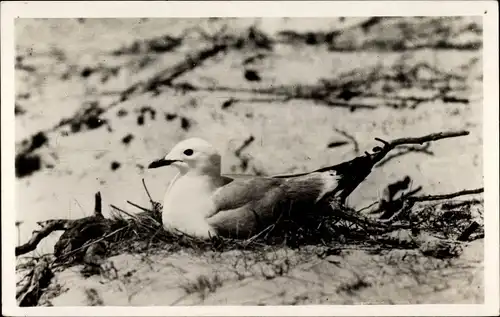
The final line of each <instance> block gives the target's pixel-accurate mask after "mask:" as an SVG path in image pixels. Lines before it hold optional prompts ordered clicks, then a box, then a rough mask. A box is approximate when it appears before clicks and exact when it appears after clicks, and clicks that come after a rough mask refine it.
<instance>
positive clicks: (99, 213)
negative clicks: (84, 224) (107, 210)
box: [94, 192, 103, 217]
mask: <svg viewBox="0 0 500 317" xmlns="http://www.w3.org/2000/svg"><path fill="white" fill-rule="evenodd" d="M94 214H95V215H96V216H99V217H103V215H102V199H101V192H97V193H96V194H95V207H94Z"/></svg>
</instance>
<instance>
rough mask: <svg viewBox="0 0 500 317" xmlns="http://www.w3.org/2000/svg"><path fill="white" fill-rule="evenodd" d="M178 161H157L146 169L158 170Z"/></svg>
mask: <svg viewBox="0 0 500 317" xmlns="http://www.w3.org/2000/svg"><path fill="white" fill-rule="evenodd" d="M177 161H178V160H165V159H159V160H156V161H154V162H152V163H151V164H149V166H148V168H158V167H162V166H169V165H170V164H172V163H174V162H177Z"/></svg>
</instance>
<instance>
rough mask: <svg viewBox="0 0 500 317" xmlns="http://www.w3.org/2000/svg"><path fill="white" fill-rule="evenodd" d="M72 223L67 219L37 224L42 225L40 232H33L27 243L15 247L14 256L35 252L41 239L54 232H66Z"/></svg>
mask: <svg viewBox="0 0 500 317" xmlns="http://www.w3.org/2000/svg"><path fill="white" fill-rule="evenodd" d="M73 222H74V220H68V219H53V220H48V221H45V222H39V223H38V224H39V225H42V224H43V227H42V229H41V230H40V231H33V236H32V237H31V239H30V240H29V241H28V242H26V243H25V244H23V245H20V246H17V247H16V256H19V255H22V254H25V253H28V252H31V251H33V250H35V249H36V247H37V245H38V243H40V241H42V239H43V238H45V237H47V236H48V235H49V234H51V233H52V232H54V231H58V230H67V229H68V228H69V227H70V226H71V225H72V224H73Z"/></svg>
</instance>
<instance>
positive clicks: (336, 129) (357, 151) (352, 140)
mask: <svg viewBox="0 0 500 317" xmlns="http://www.w3.org/2000/svg"><path fill="white" fill-rule="evenodd" d="M333 129H334V130H335V131H336V132H338V133H340V134H341V135H343V136H345V137H346V138H347V139H349V140H350V141H351V143H352V144H353V146H354V153H356V155H359V143H358V141H357V140H356V139H355V138H354V137H353V136H352V135H350V134H349V133H347V132H346V131H344V130H341V129H338V128H333Z"/></svg>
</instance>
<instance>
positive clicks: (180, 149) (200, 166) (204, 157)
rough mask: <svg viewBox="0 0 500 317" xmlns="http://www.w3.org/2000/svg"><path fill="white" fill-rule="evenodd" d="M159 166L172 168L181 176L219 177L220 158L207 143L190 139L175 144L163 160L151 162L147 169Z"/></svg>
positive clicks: (215, 150)
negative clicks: (192, 174) (189, 174)
mask: <svg viewBox="0 0 500 317" xmlns="http://www.w3.org/2000/svg"><path fill="white" fill-rule="evenodd" d="M161 166H174V167H176V168H177V169H178V170H179V171H180V172H181V174H187V173H195V174H201V175H204V174H208V175H220V171H221V156H220V154H219V152H218V151H217V149H216V148H215V147H214V146H213V145H212V144H210V143H209V142H207V141H205V140H203V139H200V138H191V139H187V140H184V141H181V142H179V143H177V144H176V145H175V146H174V147H173V148H172V149H171V150H170V152H169V153H168V154H167V155H166V156H165V157H164V158H162V159H159V160H156V161H154V162H152V163H151V164H149V166H148V168H158V167H161Z"/></svg>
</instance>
